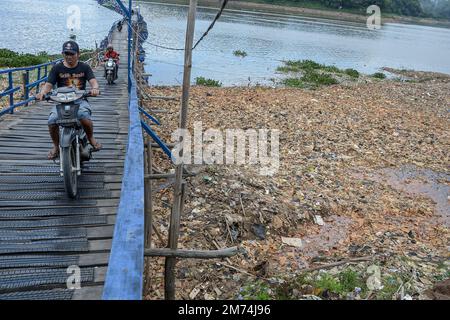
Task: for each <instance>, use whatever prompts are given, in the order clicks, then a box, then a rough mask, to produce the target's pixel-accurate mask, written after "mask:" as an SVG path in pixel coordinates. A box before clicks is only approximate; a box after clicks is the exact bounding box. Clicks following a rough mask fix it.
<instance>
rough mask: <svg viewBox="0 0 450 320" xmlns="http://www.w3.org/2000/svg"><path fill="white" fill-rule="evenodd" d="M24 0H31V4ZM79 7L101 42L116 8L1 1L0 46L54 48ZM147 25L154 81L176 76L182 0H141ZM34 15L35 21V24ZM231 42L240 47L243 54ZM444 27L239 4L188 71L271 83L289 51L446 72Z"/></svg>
mask: <svg viewBox="0 0 450 320" xmlns="http://www.w3.org/2000/svg"><path fill="white" fill-rule="evenodd" d="M30 3H32V4H31V5H30ZM71 4H77V5H78V6H79V7H80V9H81V17H82V20H81V21H82V23H81V31H79V32H77V35H78V41H79V42H80V45H81V46H82V47H85V48H86V47H93V46H94V45H93V43H94V41H97V42H98V43H99V42H100V40H101V39H103V37H104V36H105V35H106V33H107V30H108V29H109V27H110V26H111V24H112V23H113V22H114V21H115V20H117V19H119V18H120V17H119V15H118V14H116V13H114V12H112V11H109V10H107V9H105V8H102V7H100V6H98V5H97V4H96V2H95V1H93V0H79V1H68V0H60V1H58V2H56V1H53V0H33V1H26V0H2V1H0V17H1V19H0V20H1V22H0V25H1V33H0V43H1V45H0V47H6V48H9V49H12V50H16V51H24V52H37V51H43V50H45V51H48V52H58V51H59V47H60V45H61V43H62V41H64V40H66V39H67V37H68V34H69V33H70V32H69V30H67V28H66V26H65V24H66V20H67V16H68V15H67V12H66V10H67V7H68V6H69V5H71ZM139 5H140V10H141V14H142V15H143V16H144V18H145V19H146V21H147V23H148V26H149V40H148V42H147V43H146V44H145V46H144V47H145V49H146V51H147V65H146V69H147V71H148V72H150V73H151V74H152V77H151V78H150V81H151V83H152V84H154V85H176V84H180V83H181V82H182V70H183V67H182V65H183V57H184V54H183V51H175V50H168V49H163V48H159V47H157V46H156V45H161V46H167V47H174V48H181V47H183V45H184V37H185V29H186V17H187V7H186V6H180V5H170V4H159V3H149V2H140V3H139ZM216 12H217V9H210V8H203V7H201V8H199V9H198V14H197V21H196V32H195V39H198V38H199V37H200V36H201V35H202V33H203V32H204V31H205V30H206V28H207V27H208V25H209V23H210V22H211V21H212V20H213V18H214V16H215V14H216ZM37 22H39V23H38V24H37ZM234 50H243V51H245V52H246V53H247V54H248V55H247V56H246V57H245V58H240V57H236V56H234V54H233V51H234ZM449 57H450V29H444V28H435V27H426V26H417V25H403V24H386V25H384V26H383V27H382V29H381V30H376V31H372V30H369V29H367V28H366V27H365V25H362V24H357V23H349V22H339V21H332V20H325V19H316V18H307V17H299V16H291V15H281V14H264V13H255V12H244V11H226V12H225V13H224V14H223V16H222V17H221V19H220V20H219V21H218V22H217V23H216V25H215V27H214V29H213V30H212V31H211V32H210V33H209V34H208V36H207V37H206V38H205V39H204V40H203V41H202V42H201V43H200V44H199V46H198V47H197V48H196V49H195V50H194V54H193V71H192V77H193V79H194V78H195V77H198V76H203V77H206V78H212V79H216V80H219V81H221V82H222V83H223V84H224V85H246V84H248V83H251V84H257V83H261V84H266V83H270V82H271V79H272V78H276V77H277V75H276V72H275V69H276V67H277V66H279V65H281V63H282V61H283V60H287V59H294V60H297V59H311V60H315V61H317V62H320V63H325V64H329V65H336V66H338V67H340V68H354V69H357V70H358V71H360V72H363V73H373V72H377V71H379V70H380V68H382V67H384V66H388V67H394V68H401V69H415V70H424V71H436V72H443V73H449V74H450V59H449Z"/></svg>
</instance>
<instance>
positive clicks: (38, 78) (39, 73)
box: [36, 67, 41, 94]
mask: <svg viewBox="0 0 450 320" xmlns="http://www.w3.org/2000/svg"><path fill="white" fill-rule="evenodd" d="M39 80H41V67H39V68H38V72H37V79H36V81H39ZM38 93H39V84H38V85H37V86H36V94H38Z"/></svg>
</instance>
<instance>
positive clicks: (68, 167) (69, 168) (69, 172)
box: [61, 145, 78, 198]
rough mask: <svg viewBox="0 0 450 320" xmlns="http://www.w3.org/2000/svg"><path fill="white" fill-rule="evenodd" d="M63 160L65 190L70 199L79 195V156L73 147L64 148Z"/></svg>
mask: <svg viewBox="0 0 450 320" xmlns="http://www.w3.org/2000/svg"><path fill="white" fill-rule="evenodd" d="M61 160H62V162H63V174H64V188H65V189H66V192H67V195H68V196H69V197H70V198H75V197H76V196H77V193H78V175H77V156H76V150H75V148H74V146H73V145H71V146H70V147H66V148H62V150H61Z"/></svg>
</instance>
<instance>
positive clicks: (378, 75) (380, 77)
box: [372, 72, 386, 79]
mask: <svg viewBox="0 0 450 320" xmlns="http://www.w3.org/2000/svg"><path fill="white" fill-rule="evenodd" d="M372 77H373V78H377V79H386V75H385V74H384V73H382V72H376V73H374V74H373V75H372Z"/></svg>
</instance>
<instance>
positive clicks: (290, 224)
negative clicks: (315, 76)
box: [144, 70, 450, 299]
mask: <svg viewBox="0 0 450 320" xmlns="http://www.w3.org/2000/svg"><path fill="white" fill-rule="evenodd" d="M391 71H393V70H391ZM408 76H409V77H412V78H414V79H413V80H411V81H407V82H404V81H403V80H402V81H398V80H388V79H385V80H374V81H371V82H368V83H357V84H353V85H350V86H348V85H343V84H338V85H331V86H325V87H321V88H319V89H316V90H308V89H298V88H267V87H250V88H247V87H236V88H212V87H204V86H194V87H193V88H192V91H191V100H190V106H189V107H190V109H189V119H190V121H189V128H190V130H192V128H193V124H194V121H202V126H203V130H206V129H208V128H215V129H219V130H225V129H228V128H233V129H234V128H242V129H248V128H270V129H279V130H280V167H279V170H278V172H276V174H275V175H274V176H273V177H265V176H261V175H259V170H258V168H257V167H254V166H237V165H212V166H190V167H189V170H192V171H194V172H197V175H196V176H195V177H193V178H188V183H187V186H188V191H187V201H186V206H185V210H184V214H183V218H182V224H181V236H180V247H181V248H186V249H205V250H207V249H217V248H224V247H230V246H233V245H239V246H241V247H242V248H243V250H244V251H243V253H242V254H239V255H238V256H236V257H233V258H229V259H225V260H214V261H199V260H189V259H185V260H180V261H179V262H178V264H177V281H176V287H177V298H179V299H248V298H254V299H366V298H367V299H410V298H411V299H430V298H433V297H435V296H439V292H438V291H436V290H438V289H436V290H434V291H433V290H430V289H431V288H433V286H434V285H435V284H437V283H440V282H441V281H442V280H445V279H448V278H449V277H450V273H449V265H448V250H447V244H448V240H447V239H448V237H449V232H448V227H449V222H450V221H449V220H448V214H449V206H448V185H449V183H450V172H449V170H448V162H449V158H448V154H449V149H448V144H447V141H448V139H449V134H448V130H447V128H448V126H449V121H450V119H449V116H448V110H447V108H448V105H449V104H450V94H449V92H450V77H448V76H447V77H446V76H445V75H439V77H435V76H434V75H433V74H429V73H411V72H409V73H408ZM148 94H151V95H153V96H180V94H181V89H180V87H151V88H149V89H148ZM145 107H146V108H150V107H151V108H154V109H164V110H167V113H158V114H157V115H158V118H159V119H160V121H161V123H162V126H161V127H158V128H155V130H156V131H157V132H158V134H159V135H160V136H161V137H162V138H163V140H165V141H167V142H169V141H171V133H172V131H173V130H174V128H176V126H177V123H178V110H179V101H161V100H155V101H152V102H151V104H147V105H146V106H145ZM418 119H420V121H418ZM191 133H192V131H191ZM154 154H155V159H154V163H155V165H156V167H158V168H159V169H161V171H164V172H165V171H168V170H170V169H172V167H171V166H170V165H169V161H168V159H167V157H166V156H165V155H164V154H163V153H162V152H161V151H158V150H156V151H155V153H154ZM157 185H159V184H156V183H155V185H154V187H155V188H156V187H157ZM171 203H172V192H171V189H169V190H165V191H158V192H156V194H154V207H153V210H154V218H153V219H154V222H155V225H156V227H157V229H158V232H159V233H160V235H162V239H167V234H168V222H167V221H168V220H167V217H168V214H169V208H168V206H169V205H170V204H171ZM154 245H155V246H156V247H164V246H165V245H166V244H165V243H164V242H161V241H160V240H158V238H156V237H155V239H154ZM163 268H164V259H162V258H161V259H160V258H158V259H157V258H152V259H148V260H147V277H148V279H151V283H148V282H146V290H145V292H144V296H145V298H146V299H162V297H163V292H164V289H163V274H164V273H163ZM321 269H322V271H320V270H321ZM307 270H309V271H308V272H306V271H307ZM374 270H375V271H374ZM377 270H378V271H379V274H380V277H379V279H377V278H376V277H375V278H374V277H373V276H374V275H375V273H378V271H377ZM427 290H430V291H427ZM436 292H437V293H436Z"/></svg>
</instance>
